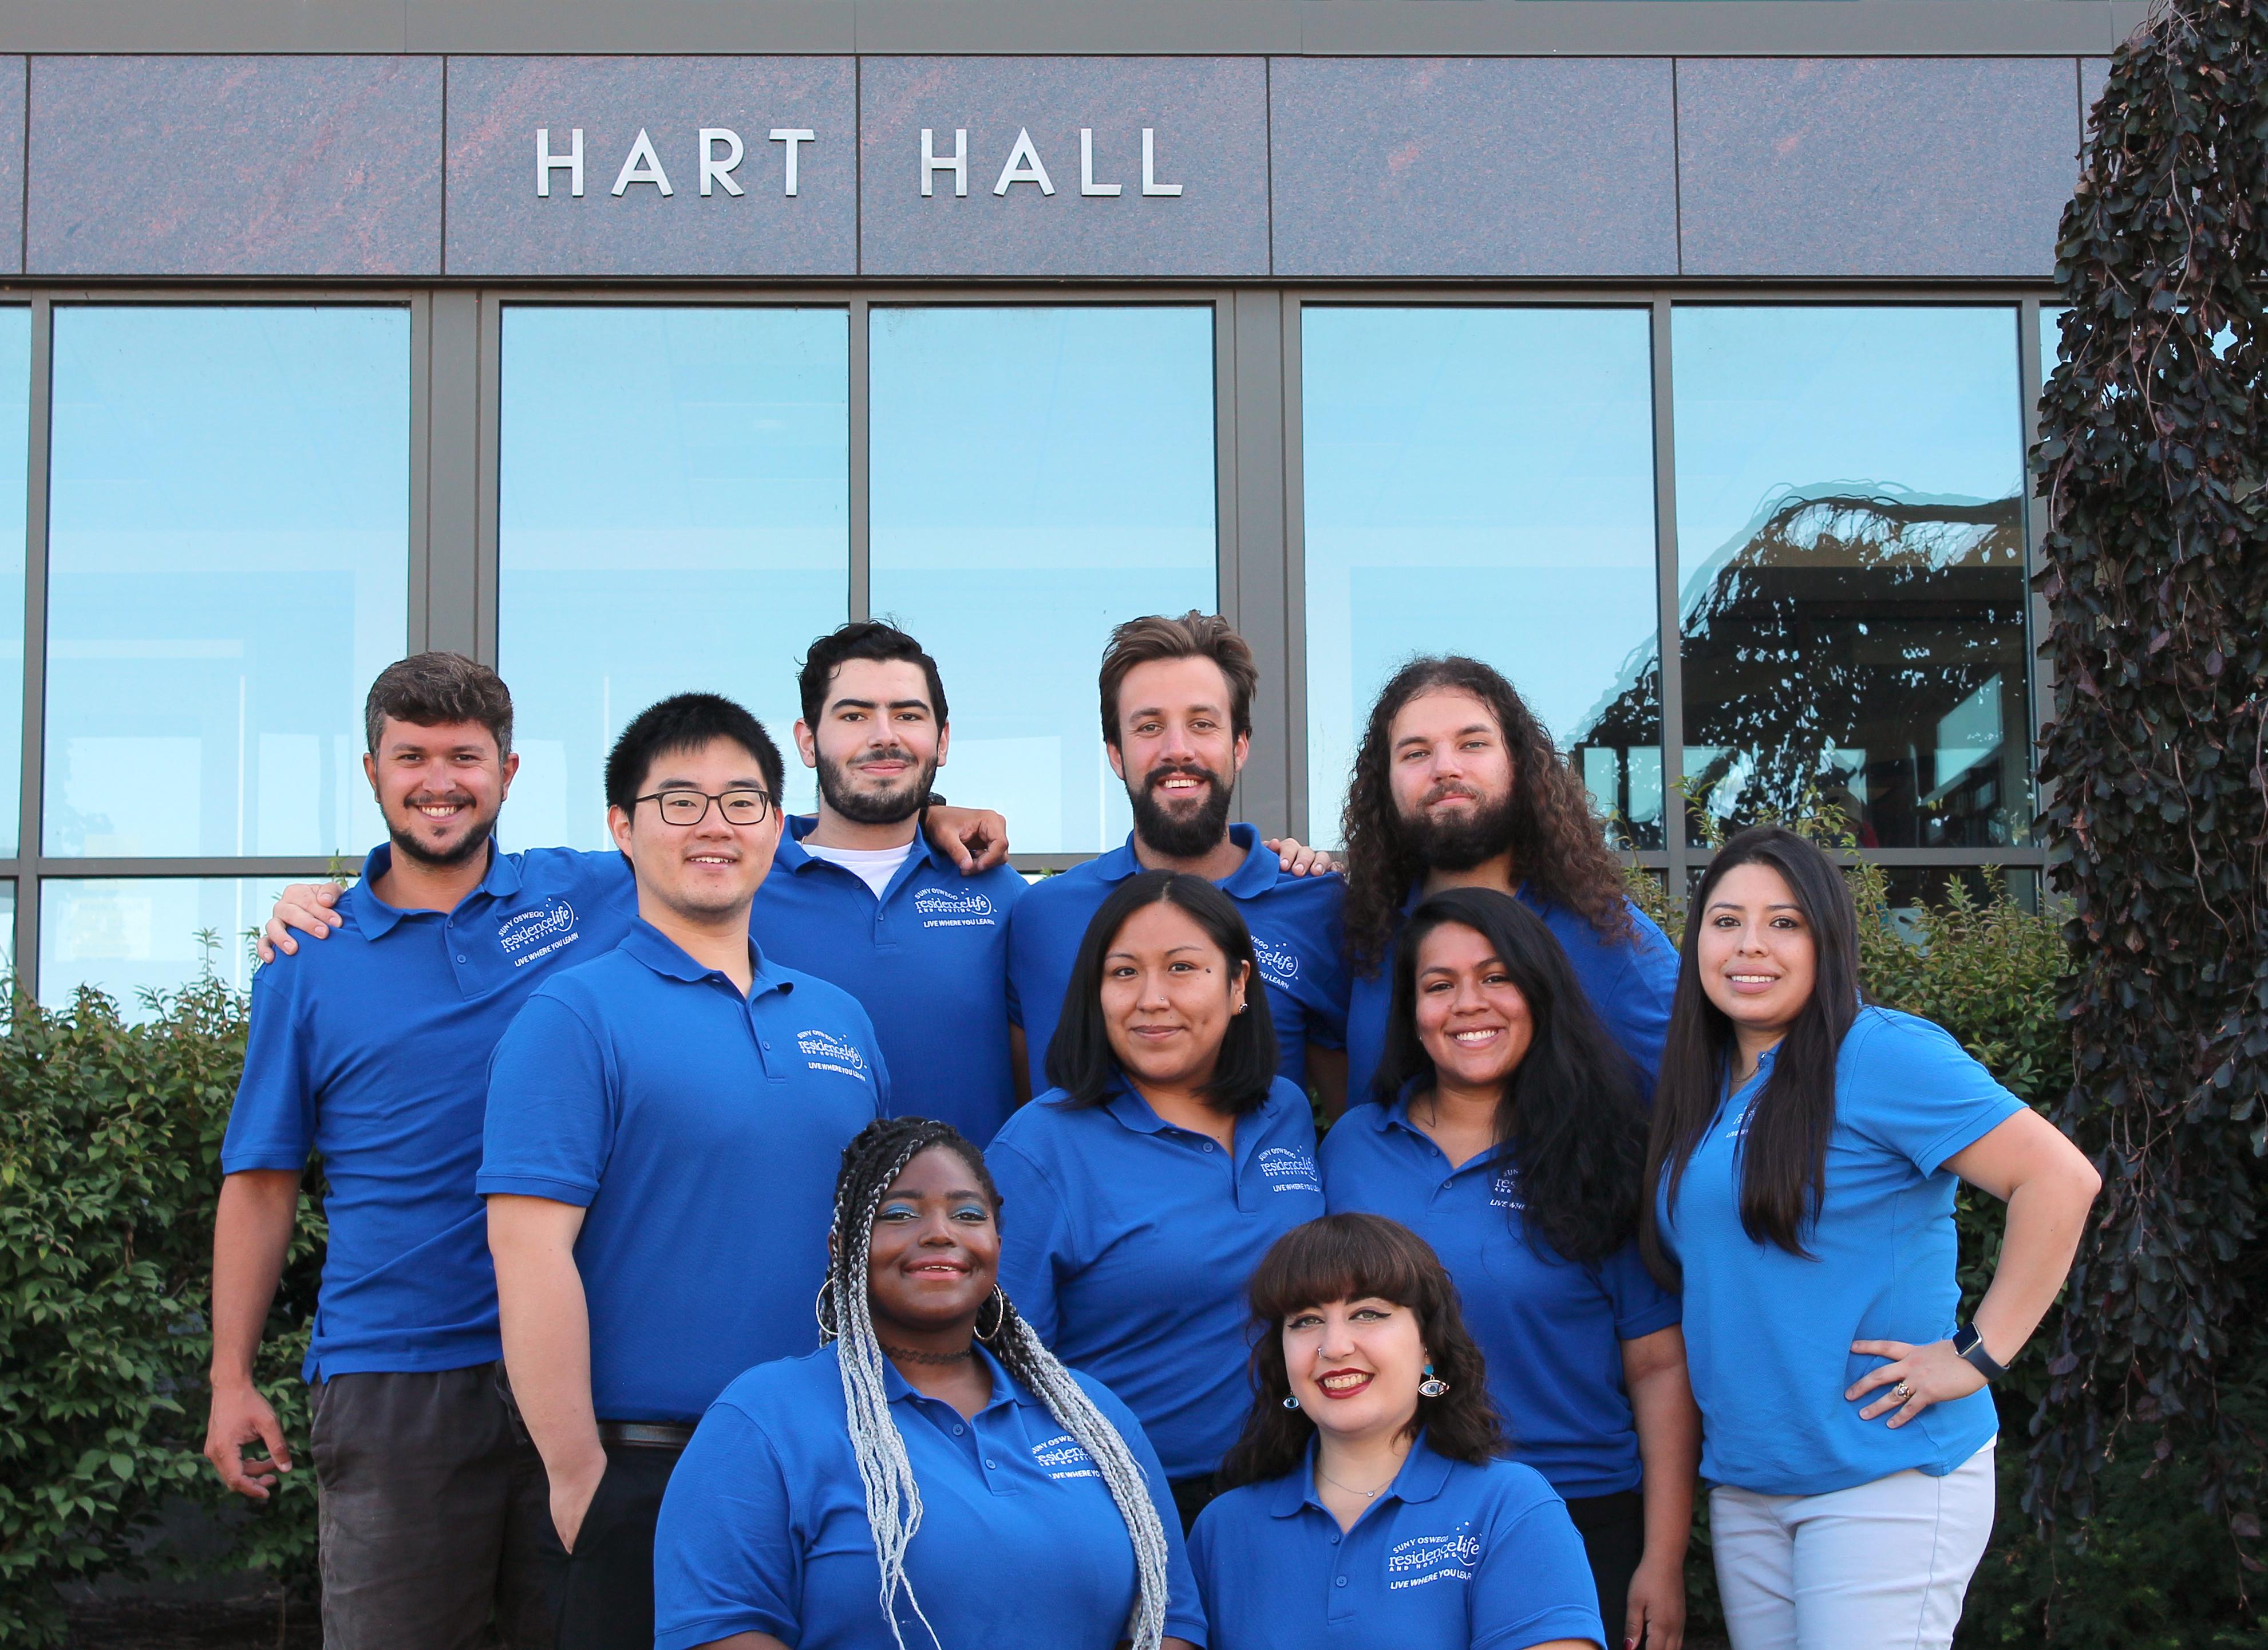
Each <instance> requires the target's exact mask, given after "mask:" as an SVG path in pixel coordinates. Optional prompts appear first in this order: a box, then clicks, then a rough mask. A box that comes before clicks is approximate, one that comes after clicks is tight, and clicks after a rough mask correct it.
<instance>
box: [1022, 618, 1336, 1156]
mask: <svg viewBox="0 0 2268 1650" xmlns="http://www.w3.org/2000/svg"><path fill="white" fill-rule="evenodd" d="M1259 677H1260V673H1259V669H1258V667H1256V665H1255V664H1254V663H1253V659H1252V650H1251V648H1250V647H1249V646H1248V645H1246V643H1245V640H1244V638H1243V637H1241V636H1239V635H1238V634H1237V633H1236V632H1235V631H1234V630H1231V629H1230V628H1229V625H1228V622H1227V621H1226V620H1225V619H1222V618H1220V617H1219V616H1218V615H1213V614H1205V613H1196V612H1191V613H1186V614H1183V615H1182V616H1181V617H1180V618H1177V619H1169V618H1166V617H1163V616H1160V615H1152V616H1150V617H1147V618H1141V619H1130V620H1128V621H1127V622H1125V623H1123V624H1122V625H1120V626H1119V627H1118V628H1117V629H1116V630H1113V631H1112V632H1111V633H1110V640H1109V642H1108V645H1106V646H1105V647H1104V648H1103V652H1102V674H1101V697H1102V738H1103V743H1104V746H1105V748H1107V750H1108V755H1109V758H1110V766H1111V770H1112V771H1113V772H1115V773H1116V774H1117V775H1118V777H1120V778H1121V779H1122V780H1123V781H1124V782H1125V785H1126V797H1127V800H1128V801H1129V802H1130V804H1131V805H1132V807H1133V810H1134V829H1133V831H1132V833H1131V834H1130V835H1129V836H1128V837H1127V839H1126V841H1125V843H1123V845H1122V846H1120V847H1118V848H1115V849H1113V850H1112V851H1110V852H1108V853H1107V854H1104V855H1102V856H1101V858H1094V859H1090V860H1088V861H1086V864H1084V865H1081V866H1076V867H1074V868H1073V869H1071V870H1069V871H1066V872H1064V873H1063V874H1062V875H1060V876H1053V877H1049V878H1048V879H1046V880H1044V881H1042V882H1041V883H1039V884H1038V885H1037V886H1035V888H1033V889H1032V890H1031V892H1030V893H1028V894H1027V895H1025V896H1024V899H1023V902H1022V903H1021V904H1020V905H1018V906H1017V908H1016V915H1015V920H1014V921H1013V923H1011V924H1009V931H1008V980H1009V986H1010V990H1011V991H1012V992H1013V1003H1012V1006H1011V1009H1010V1013H1012V1014H1014V1015H1016V1016H1017V1018H1018V1023H1019V1024H1020V1026H1021V1027H1022V1028H1023V1039H1024V1043H1025V1058H1026V1061H1027V1068H1028V1071H1029V1073H1030V1079H1031V1085H1032V1089H1033V1092H1035V1093H1037V1092H1039V1091H1041V1090H1043V1089H1046V1088H1048V1087H1049V1086H1051V1084H1050V1081H1049V1078H1048V1075H1047V1057H1048V1043H1049V1040H1050V1039H1052V1038H1053V1036H1054V1035H1055V1028H1056V1021H1057V1018H1058V1017H1059V1016H1060V1014H1061V1013H1062V1009H1063V998H1064V986H1065V984H1066V983H1068V982H1069V980H1070V978H1071V962H1072V960H1073V959H1074V958H1075V957H1076V956H1077V955H1078V954H1079V940H1080V939H1082V938H1083V937H1084V936H1085V934H1086V925H1087V924H1088V922H1089V921H1090V920H1091V919H1092V918H1093V917H1094V913H1095V912H1096V911H1097V910H1100V909H1101V905H1102V902H1103V901H1104V900H1105V899H1107V898H1108V897H1109V895H1110V891H1111V889H1113V888H1116V886H1117V885H1118V884H1119V883H1121V882H1123V881H1124V880H1126V879H1127V878H1128V877H1130V876H1132V875H1134V874H1135V873H1138V872H1141V871H1159V870H1165V871H1183V872H1188V873H1190V874H1192V875H1196V876H1201V877H1204V879H1206V880H1208V881H1210V882H1211V883H1213V884H1214V885H1215V886H1217V887H1218V888H1219V889H1220V890H1221V892H1222V893H1224V894H1226V895H1228V896H1229V898H1230V899H1232V900H1233V901H1235V902H1236V907H1237V910H1238V911H1239V913H1240V914H1241V916H1242V917H1243V918H1244V923H1245V926H1246V927H1247V928H1248V929H1249V930H1250V931H1251V933H1252V943H1253V949H1254V952H1255V954H1256V955H1257V957H1258V959H1259V962H1260V976H1261V983H1263V985H1265V986H1266V987H1267V991H1268V1010H1269V1014H1270V1018H1271V1019H1273V1020H1274V1021H1275V1025H1276V1039H1277V1046H1278V1071H1279V1072H1281V1073H1282V1074H1283V1075H1284V1076H1285V1077H1287V1078H1289V1079H1291V1080H1292V1082H1294V1083H1296V1084H1299V1085H1300V1086H1302V1087H1304V1086H1307V1082H1308V1080H1309V1079H1310V1077H1311V1076H1312V1078H1313V1079H1314V1084H1315V1086H1316V1088H1317V1089H1318V1090H1319V1091H1320V1092H1321V1093H1322V1095H1323V1099H1324V1103H1325V1104H1326V1106H1327V1107H1329V1109H1331V1110H1333V1111H1337V1109H1338V1107H1339V1105H1340V1103H1341V1101H1342V1100H1343V1097H1344V1093H1345V1086H1346V1083H1345V1064H1344V1054H1343V1052H1342V1050H1344V1045H1345V1035H1346V1034H1345V1025H1346V1011H1347V987H1346V976H1345V973H1344V970H1343V969H1342V968H1341V967H1340V963H1339V949H1340V935H1339V907H1340V902H1341V900H1342V898H1343V897H1344V885H1343V884H1342V883H1341V882H1340V880H1339V879H1338V878H1337V876H1335V875H1330V874H1328V873H1327V869H1328V862H1327V861H1319V860H1318V859H1317V858H1316V856H1314V854H1313V853H1312V851H1307V850H1303V849H1300V847H1299V845H1298V844H1297V843H1291V844H1289V845H1288V846H1287V847H1286V848H1285V851H1284V853H1283V854H1282V855H1281V856H1279V855H1278V851H1277V844H1276V843H1272V842H1263V841H1262V840H1260V836H1259V833H1258V832H1257V831H1256V830H1255V829H1253V827H1251V826H1249V825H1231V824H1230V823H1229V822H1228V808H1229V792H1230V790H1231V788H1232V787H1233V785H1234V784H1235V783H1236V776H1237V775H1238V773H1239V772H1241V770H1243V767H1244V760H1245V757H1246V756H1247V755H1248V754H1249V752H1250V750H1251V745H1252V696H1253V692H1254V690H1255V689H1256V687H1257V686H1258V684H1259ZM1309 866H1314V867H1315V868H1316V870H1317V872H1318V874H1312V875H1311V874H1306V870H1307V867H1309Z"/></svg>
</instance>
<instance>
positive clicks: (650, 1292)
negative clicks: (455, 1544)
mask: <svg viewBox="0 0 2268 1650" xmlns="http://www.w3.org/2000/svg"><path fill="white" fill-rule="evenodd" d="M783 777H784V775H783V772H782V765H781V762H780V754H779V749H778V748H777V746H776V745H774V744H773V743H772V740H771V739H770V735H769V734H767V733H765V732H764V729H763V726H762V724H761V723H759V722H758V721H757V720H756V718H755V717H753V716H751V715H749V714H748V712H747V711H745V710H743V709H742V708H741V707H740V706H739V705H737V704H734V703H733V702H732V701H730V700H728V699H723V698H719V697H718V696H716V695H714V694H702V693H690V694H680V695H677V696H674V697H673V698H668V699H664V700H663V701H661V702H660V703H659V704H655V705H652V706H651V707H649V708H648V709H647V710H645V711H642V712H640V713H639V714H638V715H637V717H635V718H632V719H631V721H630V726H628V727H627V728H625V729H624V730H623V732H622V737H621V739H619V740H617V741H616V742H615V748H614V750H613V751H612V753H611V754H609V755H608V759H607V800H608V809H607V822H608V828H609V829H610V830H611V831H612V832H613V835H614V839H615V845H616V846H617V847H618V848H620V849H621V851H622V856H623V858H626V859H628V860H629V861H630V869H631V872H632V874H633V876H634V878H635V880H636V884H637V919H636V921H635V922H634V923H633V924H631V927H630V933H629V935H628V937H627V938H625V939H623V940H622V943H621V944H620V945H619V946H617V947H615V949H614V950H612V951H609V952H607V953H606V954H603V955H600V956H598V957H595V958H593V959H592V960H590V961H585V962H584V963H582V964H581V965H580V966H578V967H577V968H574V969H565V970H563V971H561V972H559V973H558V974H556V975H555V976H552V977H551V978H550V979H549V980H547V981H546V982H545V983H543V984H542V985H541V986H539V987H538V988H537V989H536V991H535V992H534V995H533V996H531V997H530V998H529V999H528V1002H527V1006H526V1007H525V1008H523V1009H522V1010H521V1011H520V1013H519V1017H518V1018H517V1019H515V1020H513V1021H512V1026H511V1028H509V1029H508V1030H507V1031H506V1032H505V1033H504V1038H503V1041H502V1042H499V1043H498V1044H497V1050H496V1057H495V1059H494V1060H493V1062H492V1063H491V1064H490V1068H489V1102H488V1118H487V1132H486V1140H485V1145H484V1149H483V1152H482V1162H481V1169H480V1176H479V1181H478V1188H479V1190H480V1192H481V1195H482V1197H486V1198H487V1199H488V1204H489V1243H490V1250H491V1252H492V1253H493V1254H494V1256H495V1257H496V1276H497V1300H498V1304H499V1307H500V1308H501V1314H502V1324H503V1331H504V1364H505V1367H506V1369H507V1370H508V1371H509V1373H510V1375H511V1380H512V1394H513V1396H514V1398H515V1400H516V1401H517V1403H518V1407H519V1414H520V1416H521V1418H522V1419H523V1420H524V1422H525V1424H526V1425H527V1432H528V1434H529V1435H530V1437H532V1438H533V1439H534V1442H535V1447H536V1448H537V1450H538V1451H540V1452H541V1455H542V1458H543V1464H544V1468H545V1470H546V1473H547V1474H548V1476H549V1484H550V1505H551V1515H552V1522H553V1525H554V1526H555V1528H556V1530H557V1533H558V1536H559V1539H560V1542H561V1543H562V1544H563V1546H564V1548H565V1549H566V1551H567V1558H566V1561H565V1565H564V1567H563V1573H562V1576H561V1579H560V1582H559V1585H558V1587H557V1589H556V1594H555V1597H556V1602H557V1605H558V1609H559V1615H558V1624H557V1632H558V1644H559V1645H560V1646H561V1650H613V1647H615V1646H621V1647H622V1650H629V1647H630V1646H638V1647H639V1650H644V1646H650V1645H651V1644H652V1641H653V1530H654V1522H655V1520H656V1518H657V1517H658V1516H659V1513H660V1510H661V1496H662V1492H663V1490H664V1488H665V1487H666V1485H667V1484H668V1481H669V1475H670V1472H671V1471H672V1470H673V1469H674V1467H675V1465H676V1462H677V1457H678V1455H679V1454H680V1453H681V1451H682V1450H683V1448H684V1446H685V1444H686V1442H687V1441H688V1440H689V1439H690V1438H691V1436H692V1433H693V1427H694V1425H695V1423H696V1422H697V1421H698V1420H699V1419H700V1418H701V1414H702V1411H703V1410H705V1409H707V1408H708V1406H709V1403H710V1402H711V1400H712V1399H713V1398H715V1397H716V1396H717V1395H718V1393H719V1392H721V1391H722V1390H723V1389H725V1385H726V1384H727V1383H728V1382H729V1381H732V1380H733V1377H735V1376H736V1375H738V1374H740V1372H741V1371H743V1370H745V1369H747V1368H749V1367H750V1366H754V1365H756V1364H760V1363H764V1362H768V1361H770V1359H777V1358H784V1357H787V1356H790V1355H791V1354H793V1353H798V1352H807V1351H809V1350H810V1348H811V1346H812V1344H813V1337H814V1330H813V1328H812V1319H811V1302H812V1300H813V1298H814V1294H815V1293H816V1292H817V1290H818V1287H819V1284H820V1280H821V1278H822V1277H823V1276H824V1274H825V1270H826V1254H825V1237H824V1234H825V1232H826V1229H827V1226H828V1214H829V1210H830V1206H831V1202H832V1197H833V1192H834V1184H835V1173H836V1168H837V1166H838V1165H839V1163H840V1161H841V1158H842V1153H843V1147H844V1146H845V1145H847V1144H849V1142H850V1140H851V1137H852V1136H853V1135H855V1134H856V1133H858V1131H859V1130H860V1129H862V1128H864V1127H865V1125H866V1124H867V1123H871V1122H873V1120H874V1119H875V1118H876V1117H877V1116H881V1115H883V1114H884V1112H885V1111H886V1110H887V1108H888V1104H889V1078H888V1074H887V1068H886V1067H885V1065H884V1064H883V1059H882V1056H881V1053H880V1049H879V1047H878V1046H877V1044H876V1042H875V1039H874V1031H873V1024H872V1023H871V1022H870V1021H869V1020H868V1019H867V1016H866V1013H865V1009H863V1008H861V1007H860V1006H859V1005H858V1002H857V1000H856V999H854V998H852V997H851V995H850V994H849V993H848V992H846V991H842V990H840V989H839V988H837V987H836V986H833V985H829V984H828V983H826V982H825V981H823V980H820V979H817V978H814V976H810V975H807V974H802V973H799V972H798V971H796V970H794V969H789V968H786V967H784V966H783V965H781V964H780V963H778V962H777V961H773V960H771V959H770V958H769V957H767V956H766V955H765V954H764V953H763V952H762V950H761V949H760V948H759V947H757V945H756V943H755V940H754V939H751V938H750V936H749V923H748V917H749V908H750V907H751V905H753V903H754V902H755V896H756V889H757V888H758V886H759V885H760V884H761V883H762V881H763V880H764V877H765V874H766V873H768V872H769V871H770V869H771V864H772V853H773V850H774V849H775V848H776V847H777V844H778V842H779V836H780V814H779V810H778V807H777V801H776V799H777V797H778V795H779V792H780V786H781V784H782V781H783Z"/></svg>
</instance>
